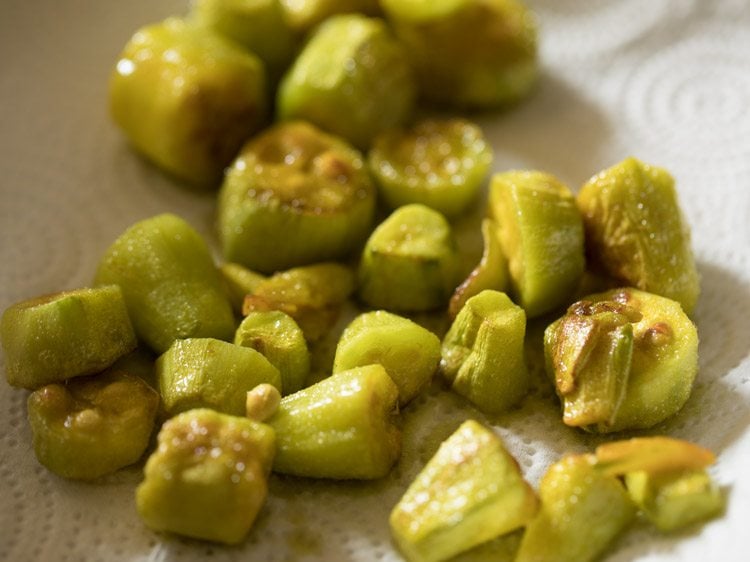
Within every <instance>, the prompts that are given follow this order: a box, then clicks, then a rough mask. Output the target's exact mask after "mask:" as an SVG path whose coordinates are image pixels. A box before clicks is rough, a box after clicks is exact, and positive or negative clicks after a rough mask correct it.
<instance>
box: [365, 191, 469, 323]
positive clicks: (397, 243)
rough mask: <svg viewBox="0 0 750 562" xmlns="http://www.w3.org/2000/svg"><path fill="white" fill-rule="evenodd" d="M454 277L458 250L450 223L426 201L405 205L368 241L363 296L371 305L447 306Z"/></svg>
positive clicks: (422, 308) (387, 307)
mask: <svg viewBox="0 0 750 562" xmlns="http://www.w3.org/2000/svg"><path fill="white" fill-rule="evenodd" d="M456 277H457V250H456V243H455V240H454V238H453V233H452V231H451V227H450V224H449V223H448V221H447V220H446V219H445V217H444V216H443V215H441V214H440V213H438V212H437V211H434V210H432V209H430V208H429V207H426V206H424V205H419V204H413V205H406V206H404V207H399V208H398V209H396V210H395V211H393V213H391V215H390V216H389V217H388V218H387V219H385V220H384V221H383V222H382V223H380V225H378V227H377V228H376V229H375V230H374V231H373V233H372V234H371V235H370V238H369V239H368V240H367V244H366V245H365V249H364V252H363V254H362V259H361V260H360V265H359V297H360V299H361V300H362V301H364V302H365V303H366V304H367V305H369V306H371V307H373V308H381V309H385V310H390V311H413V312H417V311H426V310H432V309H436V308H440V307H441V306H445V304H446V302H447V299H448V297H449V295H450V294H451V292H452V291H453V288H454V287H455V285H456Z"/></svg>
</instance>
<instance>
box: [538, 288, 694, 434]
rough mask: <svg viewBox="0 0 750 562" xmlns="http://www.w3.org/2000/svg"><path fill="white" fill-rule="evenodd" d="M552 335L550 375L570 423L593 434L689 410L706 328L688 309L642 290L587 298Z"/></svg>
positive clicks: (642, 426)
mask: <svg viewBox="0 0 750 562" xmlns="http://www.w3.org/2000/svg"><path fill="white" fill-rule="evenodd" d="M607 310H609V311H610V312H607ZM596 311H605V312H603V314H602V315H597V314H591V312H596ZM571 315H573V316H584V317H588V319H585V318H584V319H582V320H576V319H571ZM577 325H578V326H577ZM628 325H629V326H630V328H628V327H627V326H628ZM630 330H632V344H628V342H629V341H631V337H630V336H628V335H627V334H628V333H629V331H630ZM544 339H545V346H544V347H545V356H546V358H547V373H548V375H549V376H550V378H552V379H553V380H554V381H555V383H556V387H557V391H558V394H559V395H560V396H561V398H562V401H563V404H564V408H565V409H568V410H569V411H570V413H571V415H570V416H568V417H567V418H564V421H565V422H566V423H568V424H569V425H580V426H582V427H584V428H585V429H587V430H590V431H597V432H603V433H606V432H614V431H621V430H624V429H645V428H649V427H653V426H654V425H656V424H657V423H659V422H661V421H663V420H665V419H667V418H668V417H670V416H672V415H674V414H675V413H677V412H678V411H679V410H680V409H681V408H682V406H683V405H684V404H685V402H686V401H687V399H688V397H689V396H690V393H691V391H692V387H693V381H694V380H695V375H696V373H697V371H698V333H697V330H696V327H695V325H694V324H693V323H692V322H691V321H690V319H689V318H688V317H687V315H686V314H685V313H684V312H683V310H682V307H680V305H679V303H677V302H676V301H673V300H671V299H667V298H664V297H660V296H658V295H652V294H650V293H645V292H643V291H639V290H637V289H614V290H611V291H607V292H605V293H598V294H595V295H591V296H589V297H588V298H586V299H584V300H583V301H579V303H576V304H574V305H572V306H571V308H570V309H569V311H568V313H567V315H566V316H564V317H563V318H562V319H559V320H557V321H555V322H554V323H552V324H551V325H550V326H549V327H548V328H547V330H546V331H545V338H544ZM631 347H632V349H630V351H629V350H628V349H629V348H631ZM628 355H629V356H630V358H629V359H628ZM623 385H624V396H621V393H622V386H623ZM568 400H570V401H572V404H570V405H566V401H568ZM584 401H590V404H588V405H584ZM618 402H619V407H618V406H617V403H618ZM574 410H575V411H574ZM576 420H577V421H576Z"/></svg>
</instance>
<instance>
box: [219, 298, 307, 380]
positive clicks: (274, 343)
mask: <svg viewBox="0 0 750 562" xmlns="http://www.w3.org/2000/svg"><path fill="white" fill-rule="evenodd" d="M234 343H235V345H239V346H243V347H249V348H252V349H254V350H256V351H258V352H259V353H261V354H262V355H263V356H264V357H265V358H266V359H268V361H270V363H271V364H272V365H273V366H274V367H276V368H277V369H278V370H279V373H280V375H281V388H282V389H283V391H284V394H292V393H293V392H297V391H298V390H300V389H301V388H302V387H303V386H304V384H305V380H306V379H307V375H308V374H309V373H310V352H309V351H308V349H307V343H306V342H305V336H304V334H303V333H302V330H301V329H300V327H299V326H297V323H296V322H295V321H294V319H293V318H292V317H291V316H289V315H288V314H285V313H283V312H281V311H279V310H270V311H268V312H251V313H250V314H248V315H247V316H246V317H245V319H244V320H243V321H242V323H241V324H240V326H239V328H237V332H236V333H235V335H234Z"/></svg>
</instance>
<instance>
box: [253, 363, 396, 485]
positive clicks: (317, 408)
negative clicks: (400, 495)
mask: <svg viewBox="0 0 750 562" xmlns="http://www.w3.org/2000/svg"><path fill="white" fill-rule="evenodd" d="M397 401H398V388H397V387H396V385H395V384H394V383H393V381H392V380H391V378H390V377H389V376H388V373H387V372H386V370H385V369H384V368H383V367H382V366H381V365H368V366H366V367H357V368H355V369H351V370H349V371H343V372H340V373H336V374H333V375H331V376H330V377H328V378H327V379H324V380H322V381H321V382H319V383H316V384H314V385H312V386H309V387H307V388H305V389H303V390H300V391H299V392H296V393H294V394H291V395H289V396H286V397H284V398H282V400H281V405H280V406H279V409H278V411H277V412H276V414H275V415H274V416H273V417H272V418H271V419H269V420H268V423H269V424H270V425H271V426H272V427H273V428H274V429H275V430H276V435H277V437H278V448H277V453H276V458H275V460H274V464H273V470H274V471H275V472H281V473H284V474H294V475H297V476H310V477H313V478H333V479H374V478H381V477H382V476H385V475H386V474H387V473H388V471H389V470H390V469H391V467H392V466H393V464H394V463H395V462H396V460H397V459H398V457H399V455H400V453H401V433H400V431H399V430H398V428H397V427H396V426H395V425H394V423H393V418H394V416H395V414H396V413H397V411H398V402H397Z"/></svg>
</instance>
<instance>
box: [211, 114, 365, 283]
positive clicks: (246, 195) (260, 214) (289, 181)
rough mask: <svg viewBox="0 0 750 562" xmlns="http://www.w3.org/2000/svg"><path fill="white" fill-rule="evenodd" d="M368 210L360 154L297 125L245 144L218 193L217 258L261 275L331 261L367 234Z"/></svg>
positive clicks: (277, 128) (276, 129) (281, 127)
mask: <svg viewBox="0 0 750 562" xmlns="http://www.w3.org/2000/svg"><path fill="white" fill-rule="evenodd" d="M374 210H375V188H374V187H373V185H372V183H371V181H370V178H369V175H368V172H367V168H366V166H365V163H364V160H363V158H362V155H361V154H360V153H359V152H358V151H356V150H354V149H353V148H352V147H351V146H349V145H348V144H347V143H346V142H344V141H343V140H341V139H339V138H337V137H333V136H331V135H328V134H325V133H323V132H322V131H320V130H319V129H317V128H315V127H314V126H312V125H309V124H307V123H302V122H293V123H283V124H279V125H276V126H274V127H272V128H271V129H268V130H267V131H265V132H263V133H262V134H260V135H259V136H257V137H255V138H254V139H253V140H251V141H250V142H249V143H247V144H246V145H245V146H244V147H243V149H242V151H241V152H240V154H239V156H238V157H237V159H236V160H235V162H234V164H232V166H231V168H230V169H229V170H228V171H227V174H226V178H225V180H224V185H223V186H222V188H221V191H220V193H219V208H218V226H219V239H220V241H221V246H222V250H223V253H224V257H225V258H226V259H227V260H229V261H233V262H237V263H239V264H241V265H244V266H246V267H249V268H250V269H254V270H257V271H259V272H261V273H273V272H274V271H278V270H282V269H288V268H290V267H294V266H298V265H304V264H309V263H315V262H320V261H325V260H330V259H338V258H341V257H344V256H346V255H348V254H349V253H350V252H352V251H353V250H354V249H355V248H357V247H358V246H359V244H361V243H362V241H363V240H364V239H365V238H366V237H367V233H368V232H369V230H370V225H371V224H372V217H373V213H374Z"/></svg>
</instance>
